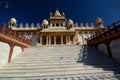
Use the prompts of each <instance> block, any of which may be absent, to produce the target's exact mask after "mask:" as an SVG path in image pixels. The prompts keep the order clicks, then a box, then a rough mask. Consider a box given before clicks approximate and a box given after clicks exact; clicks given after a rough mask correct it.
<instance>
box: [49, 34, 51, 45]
mask: <svg viewBox="0 0 120 80" xmlns="http://www.w3.org/2000/svg"><path fill="white" fill-rule="evenodd" d="M49 45H51V36H50V35H49Z"/></svg>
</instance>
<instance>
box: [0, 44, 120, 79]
mask: <svg viewBox="0 0 120 80" xmlns="http://www.w3.org/2000/svg"><path fill="white" fill-rule="evenodd" d="M119 72H120V65H119V63H117V62H116V61H114V60H112V59H110V58H109V57H107V56H105V55H103V54H101V53H99V52H98V51H96V50H95V49H94V48H92V47H88V46H67V45H56V46H39V47H29V48H27V49H26V50H25V51H24V52H23V53H22V54H21V55H18V56H17V57H16V58H15V59H14V60H12V62H11V63H9V64H7V65H6V66H4V67H3V68H2V69H0V80H120V74H119Z"/></svg>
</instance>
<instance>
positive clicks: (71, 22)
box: [67, 19, 74, 29]
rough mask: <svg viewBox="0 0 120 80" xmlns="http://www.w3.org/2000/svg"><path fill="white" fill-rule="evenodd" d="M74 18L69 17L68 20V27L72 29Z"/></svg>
mask: <svg viewBox="0 0 120 80" xmlns="http://www.w3.org/2000/svg"><path fill="white" fill-rule="evenodd" d="M73 24H74V23H73V20H71V19H69V20H68V22H67V29H70V28H72V27H73Z"/></svg>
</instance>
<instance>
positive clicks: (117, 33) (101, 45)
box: [87, 21, 120, 62]
mask: <svg viewBox="0 0 120 80" xmlns="http://www.w3.org/2000/svg"><path fill="white" fill-rule="evenodd" d="M119 41H120V21H118V22H116V23H113V24H112V25H111V26H108V28H107V29H105V30H103V31H100V32H98V33H95V34H94V35H92V36H91V37H90V38H88V39H87V44H88V45H90V46H95V47H96V49H98V50H99V51H101V52H103V53H105V54H107V55H109V56H110V58H114V59H116V60H117V61H118V62H120V57H119V55H120V54H119V52H120V44H119Z"/></svg>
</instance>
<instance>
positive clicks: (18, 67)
mask: <svg viewBox="0 0 120 80" xmlns="http://www.w3.org/2000/svg"><path fill="white" fill-rule="evenodd" d="M71 67H79V68H81V67H85V68H105V69H107V68H120V66H119V65H116V66H115V65H93V66H92V65H79V64H75V65H45V66H34V65H31V66H26V65H25V66H24V67H23V66H4V67H3V68H2V69H3V70H9V69H10V70H12V69H15V70H16V69H40V68H71ZM2 69H0V70H2Z"/></svg>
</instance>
